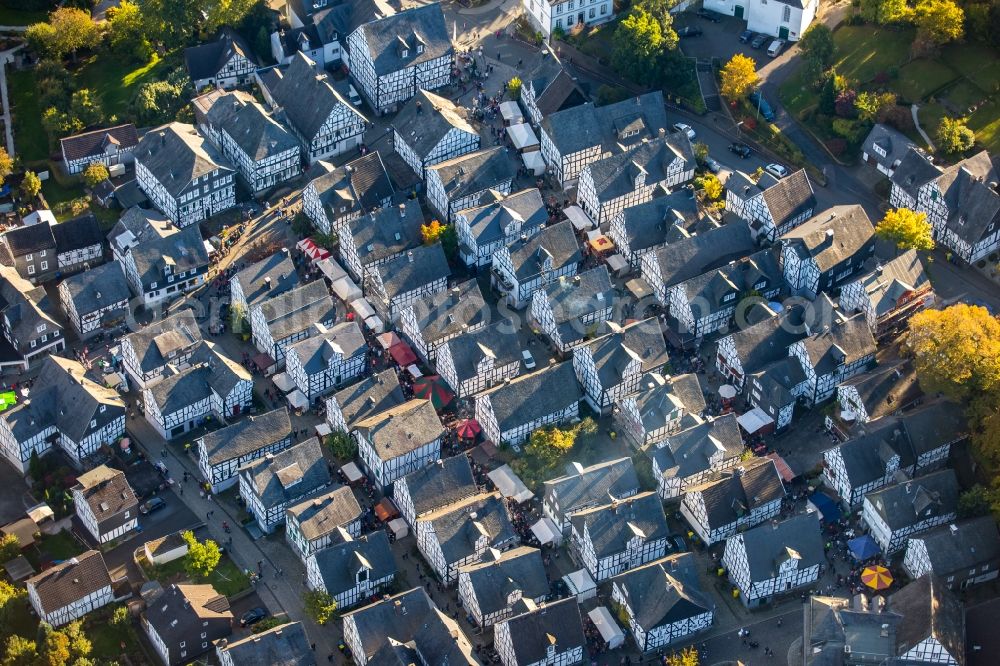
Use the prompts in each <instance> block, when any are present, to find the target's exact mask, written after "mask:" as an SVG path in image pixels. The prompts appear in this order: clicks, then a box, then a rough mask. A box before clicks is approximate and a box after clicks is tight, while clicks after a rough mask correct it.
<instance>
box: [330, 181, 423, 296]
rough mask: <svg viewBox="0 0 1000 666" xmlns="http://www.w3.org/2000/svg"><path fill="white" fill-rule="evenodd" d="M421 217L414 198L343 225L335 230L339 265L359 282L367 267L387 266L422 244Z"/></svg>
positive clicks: (374, 211)
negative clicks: (342, 265) (338, 242)
mask: <svg viewBox="0 0 1000 666" xmlns="http://www.w3.org/2000/svg"><path fill="white" fill-rule="evenodd" d="M423 224H424V214H423V211H422V210H421V209H420V203H419V202H418V201H417V200H416V199H407V200H406V201H403V202H402V203H400V204H399V205H397V206H384V207H382V208H380V209H378V210H373V211H371V212H370V213H368V214H367V215H361V216H359V217H357V218H355V219H353V220H351V221H349V222H347V223H346V224H345V225H344V226H343V227H342V228H341V230H340V231H338V240H339V241H340V244H339V246H338V251H339V252H340V259H341V262H342V263H343V264H344V268H346V269H347V270H348V272H350V274H351V276H352V277H353V278H354V279H355V280H357V281H359V282H360V281H362V280H363V279H364V276H365V273H366V272H367V271H368V269H369V268H372V267H375V266H377V265H380V264H384V263H387V262H389V261H392V260H393V259H395V258H397V257H399V256H401V255H402V254H403V253H404V252H406V251H407V250H410V249H412V248H415V247H417V246H419V245H422V244H423V237H422V235H421V232H420V227H421V226H423Z"/></svg>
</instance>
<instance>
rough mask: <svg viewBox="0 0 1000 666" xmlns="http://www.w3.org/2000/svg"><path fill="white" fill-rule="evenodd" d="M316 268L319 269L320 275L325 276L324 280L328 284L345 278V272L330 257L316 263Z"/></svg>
mask: <svg viewBox="0 0 1000 666" xmlns="http://www.w3.org/2000/svg"><path fill="white" fill-rule="evenodd" d="M316 268H318V269H319V271H320V273H322V274H323V275H325V276H326V279H327V280H329V281H330V282H336V281H337V280H339V279H340V278H343V277H347V271H345V270H344V269H343V267H341V265H340V264H338V263H337V262H336V261H334V260H333V258H332V257H327V258H326V259H320V260H319V261H317V262H316Z"/></svg>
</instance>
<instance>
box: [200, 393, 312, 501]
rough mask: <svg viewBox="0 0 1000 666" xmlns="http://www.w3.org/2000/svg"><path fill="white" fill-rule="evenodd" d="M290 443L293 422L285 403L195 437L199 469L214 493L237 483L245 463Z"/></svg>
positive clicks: (284, 447) (286, 446)
mask: <svg viewBox="0 0 1000 666" xmlns="http://www.w3.org/2000/svg"><path fill="white" fill-rule="evenodd" d="M291 445H292V422H291V419H289V417H288V410H287V409H286V408H284V407H279V408H278V409H273V410H271V411H269V412H265V413H263V414H251V415H249V416H247V417H246V418H243V419H240V420H238V421H236V422H235V423H233V424H231V425H228V426H226V427H225V428H220V429H218V430H213V431H212V432H209V433H205V435H204V436H202V437H199V438H198V439H197V440H196V441H195V449H196V452H197V455H198V469H199V470H200V471H201V477H202V479H204V480H205V482H206V483H208V484H209V485H210V486H211V487H212V492H213V493H220V492H222V491H223V490H226V489H227V488H230V487H231V486H233V485H235V484H236V482H237V480H238V476H239V470H240V468H241V467H243V466H244V465H247V464H249V463H251V462H253V461H254V460H257V459H258V458H263V457H264V456H266V455H268V454H272V455H273V454H275V453H278V452H280V451H284V450H285V449H287V448H288V447H290V446H291Z"/></svg>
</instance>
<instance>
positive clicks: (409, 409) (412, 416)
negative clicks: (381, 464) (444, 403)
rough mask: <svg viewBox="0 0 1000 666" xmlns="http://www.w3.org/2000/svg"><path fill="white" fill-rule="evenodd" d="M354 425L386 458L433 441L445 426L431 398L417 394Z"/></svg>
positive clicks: (373, 448)
mask: <svg viewBox="0 0 1000 666" xmlns="http://www.w3.org/2000/svg"><path fill="white" fill-rule="evenodd" d="M354 428H355V430H357V431H358V432H360V433H361V436H362V437H364V439H365V440H366V441H368V442H369V443H370V444H371V446H372V450H373V451H374V452H375V455H377V456H378V457H379V459H380V460H383V461H385V460H392V459H393V458H397V457H399V456H401V455H405V454H407V453H409V452H410V451H414V450H416V449H419V448H420V447H422V446H425V445H427V444H430V443H431V442H433V441H434V440H436V439H438V438H440V437H441V433H442V431H443V430H444V427H443V426H442V425H441V419H440V418H439V417H438V415H437V412H436V411H434V406H433V405H431V401H430V400H419V399H416V398H415V399H412V400H409V401H407V402H404V403H403V404H401V405H397V406H395V407H390V408H389V409H387V410H385V411H384V412H381V413H379V414H375V415H374V416H369V417H368V418H366V419H364V420H363V421H359V422H358V423H357V424H356V425H355V426H354Z"/></svg>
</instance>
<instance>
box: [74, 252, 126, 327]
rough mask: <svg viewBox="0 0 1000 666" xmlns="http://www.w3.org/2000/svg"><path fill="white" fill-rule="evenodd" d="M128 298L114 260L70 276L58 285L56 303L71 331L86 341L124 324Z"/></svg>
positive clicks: (121, 275) (117, 264) (121, 273)
mask: <svg viewBox="0 0 1000 666" xmlns="http://www.w3.org/2000/svg"><path fill="white" fill-rule="evenodd" d="M130 298H132V293H131V291H129V286H128V281H127V280H126V279H125V271H124V270H123V269H122V265H121V264H120V263H119V262H117V261H112V262H111V263H107V264H104V265H102V266H97V267H96V268H91V269H90V270H88V271H84V272H82V273H78V274H76V275H72V276H70V277H68V278H66V279H65V280H63V281H62V282H60V283H59V303H60V305H62V310H63V312H64V313H66V318H67V319H68V320H69V323H70V324H72V325H73V330H75V331H76V334H77V335H78V336H79V337H80V339H82V340H86V339H87V338H90V337H92V336H94V335H95V334H97V333H99V332H100V331H101V330H103V329H105V328H109V327H112V326H117V325H118V324H121V323H122V322H124V321H125V316H126V313H127V312H128V302H129V299H130Z"/></svg>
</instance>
